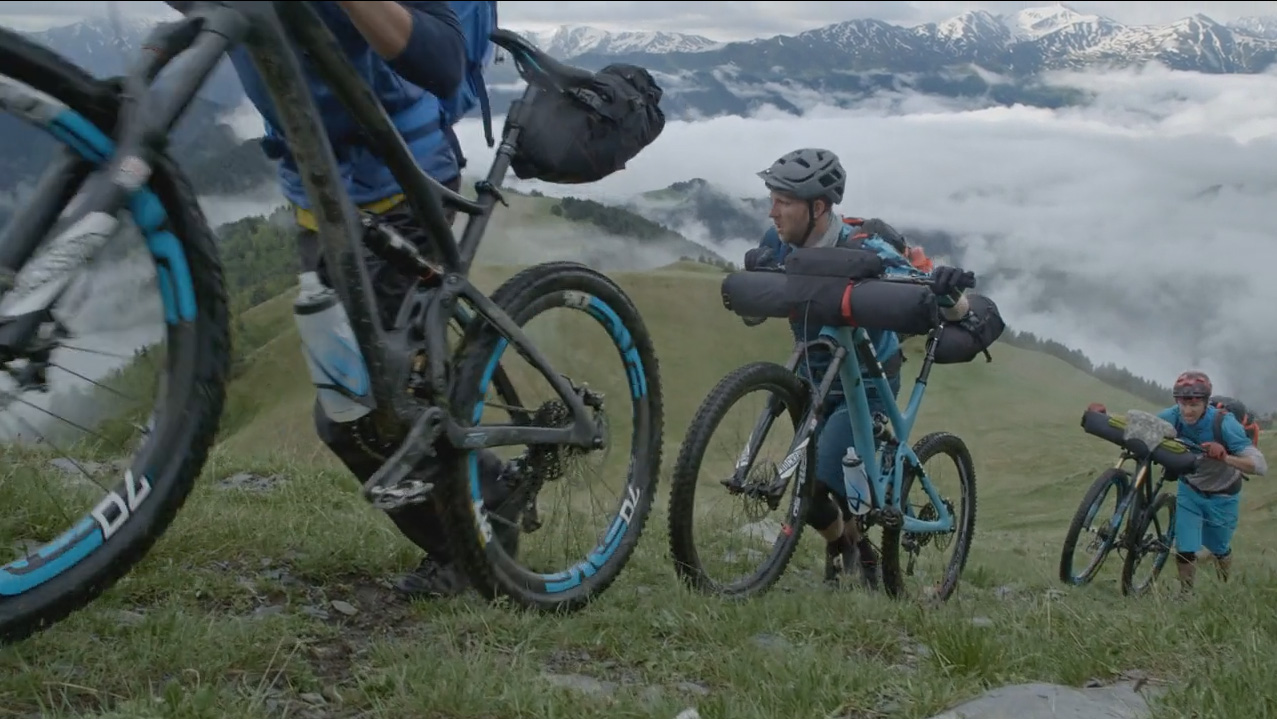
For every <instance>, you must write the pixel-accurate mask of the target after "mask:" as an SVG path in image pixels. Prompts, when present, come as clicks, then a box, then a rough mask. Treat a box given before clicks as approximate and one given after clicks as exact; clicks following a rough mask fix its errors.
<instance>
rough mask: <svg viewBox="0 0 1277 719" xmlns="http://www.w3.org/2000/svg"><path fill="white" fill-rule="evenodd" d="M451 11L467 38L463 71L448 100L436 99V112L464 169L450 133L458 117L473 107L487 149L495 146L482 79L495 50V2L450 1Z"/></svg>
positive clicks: (463, 163)
mask: <svg viewBox="0 0 1277 719" xmlns="http://www.w3.org/2000/svg"><path fill="white" fill-rule="evenodd" d="M448 4H449V5H451V6H452V10H453V12H455V13H456V14H457V20H459V21H460V22H461V31H462V32H463V33H465V36H466V72H465V76H464V77H463V79H462V81H461V85H460V86H458V87H457V89H456V91H455V92H453V93H452V95H450V96H448V97H441V98H439V111H440V116H441V119H442V120H443V126H444V128H445V129H446V132H447V134H448V140H449V142H451V143H452V150H453V152H454V153H456V155H457V163H458V164H459V165H460V166H461V167H463V168H464V167H465V166H466V160H465V154H464V153H462V151H461V142H460V141H459V140H458V139H457V136H456V133H454V132H453V130H452V126H453V125H455V124H456V123H457V122H458V121H460V120H461V118H463V117H465V116H466V115H468V114H470V111H471V110H474V108H475V107H476V106H478V107H479V109H480V112H481V113H482V116H483V135H484V139H486V140H487V141H488V147H492V146H493V145H495V144H496V142H497V141H496V139H494V138H493V136H492V106H491V104H490V103H489V100H488V87H487V83H486V81H485V79H484V77H483V72H484V70H485V69H486V68H487V67H488V65H490V64H492V60H493V58H494V57H495V48H496V46H495V45H494V44H493V42H492V39H491V36H492V31H493V30H496V29H497V3H496V0H484V1H483V2H463V1H462V0H451V1H450V2H449V3H448Z"/></svg>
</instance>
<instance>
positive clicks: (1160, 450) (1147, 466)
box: [1060, 408, 1204, 595]
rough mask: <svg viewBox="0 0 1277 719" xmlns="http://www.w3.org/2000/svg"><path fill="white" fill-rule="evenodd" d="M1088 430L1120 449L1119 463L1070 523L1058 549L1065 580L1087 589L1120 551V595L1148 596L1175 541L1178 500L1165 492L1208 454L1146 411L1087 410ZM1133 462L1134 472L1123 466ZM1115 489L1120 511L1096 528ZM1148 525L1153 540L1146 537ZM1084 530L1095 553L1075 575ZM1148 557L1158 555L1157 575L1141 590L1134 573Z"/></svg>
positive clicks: (1100, 479)
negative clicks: (1162, 515)
mask: <svg viewBox="0 0 1277 719" xmlns="http://www.w3.org/2000/svg"><path fill="white" fill-rule="evenodd" d="M1082 429H1083V431H1085V432H1086V433H1087V434H1090V435H1093V436H1095V437H1099V438H1101V439H1104V440H1107V441H1109V442H1112V443H1113V444H1116V445H1117V446H1118V447H1120V448H1121V449H1122V451H1121V455H1120V456H1119V457H1118V461H1117V464H1116V465H1114V466H1113V467H1112V468H1110V469H1107V470H1105V471H1104V472H1103V473H1102V474H1100V476H1098V477H1096V478H1095V481H1093V482H1092V483H1091V486H1090V488H1089V489H1087V491H1086V494H1085V495H1083V497H1082V502H1081V504H1079V505H1078V508H1077V511H1076V512H1075V513H1074V515H1073V521H1072V522H1070V523H1069V529H1068V531H1067V532H1066V533H1065V535H1064V546H1063V548H1062V550H1061V552H1060V581H1061V582H1064V583H1065V584H1069V585H1073V586H1082V585H1085V584H1089V583H1090V582H1091V580H1092V579H1094V578H1095V575H1096V574H1097V573H1098V572H1099V570H1100V567H1101V566H1102V565H1103V564H1104V560H1105V559H1106V558H1107V557H1108V554H1109V552H1110V551H1112V550H1113V549H1117V550H1118V552H1119V554H1122V553H1124V554H1125V556H1124V557H1123V560H1122V594H1125V595H1132V594H1142V593H1143V592H1144V591H1145V590H1147V589H1148V587H1150V586H1152V583H1153V581H1154V580H1156V579H1157V576H1158V575H1159V574H1160V573H1161V571H1162V568H1163V567H1164V566H1165V565H1166V560H1167V558H1169V557H1170V554H1171V549H1172V547H1173V546H1174V544H1175V511H1176V501H1175V497H1174V496H1173V495H1171V494H1163V493H1162V486H1163V485H1164V484H1165V483H1166V482H1175V481H1178V480H1179V478H1180V477H1183V476H1186V475H1189V474H1192V473H1193V472H1195V471H1196V470H1197V468H1198V466H1199V464H1200V463H1201V461H1202V457H1203V453H1204V450H1203V449H1202V448H1201V446H1199V445H1198V444H1197V443H1196V442H1194V441H1192V440H1191V439H1188V438H1186V437H1176V436H1175V434H1176V433H1175V427H1174V426H1173V425H1171V423H1169V422H1167V421H1166V420H1164V419H1162V418H1160V417H1158V416H1157V415H1154V414H1149V413H1147V412H1142V411H1140V410H1130V411H1128V412H1127V413H1126V417H1125V418H1123V417H1116V416H1111V415H1109V414H1108V412H1107V411H1104V410H1100V409H1096V408H1088V409H1087V410H1086V412H1084V413H1083V415H1082ZM1150 447H1151V448H1152V449H1151V450H1150V449H1149V448H1150ZM1130 460H1134V461H1135V466H1134V468H1133V470H1128V469H1125V468H1123V465H1124V464H1126V463H1127V462H1128V461H1130ZM1155 465H1156V466H1157V467H1160V468H1161V472H1160V473H1159V475H1158V478H1157V480H1156V481H1154V480H1153V479H1152V475H1153V471H1154V466H1155ZM1110 491H1116V493H1117V506H1116V508H1114V510H1113V514H1112V515H1111V516H1110V517H1109V519H1108V521H1107V522H1106V523H1103V524H1101V526H1099V527H1098V528H1092V526H1091V522H1092V521H1094V519H1095V517H1096V515H1097V514H1099V512H1100V508H1101V507H1102V506H1103V504H1104V500H1105V499H1106V498H1107V496H1108V494H1109V492H1110ZM1161 510H1166V511H1167V515H1168V516H1167V519H1166V520H1165V522H1164V523H1163V522H1161V521H1159V520H1158V519H1157V514H1158V512H1159V511H1161ZM1123 523H1125V524H1126V527H1125V531H1123V526H1122V525H1123ZM1150 528H1151V529H1152V530H1153V535H1152V536H1148V534H1147V533H1148V531H1149V530H1150ZM1084 530H1085V531H1086V532H1087V533H1090V534H1093V535H1094V538H1093V539H1092V540H1091V542H1090V543H1089V545H1088V548H1090V549H1092V550H1093V551H1094V554H1093V555H1092V557H1091V560H1090V562H1089V563H1087V565H1086V567H1085V568H1084V569H1083V570H1082V572H1080V573H1077V574H1075V573H1074V571H1073V553H1074V552H1075V551H1076V550H1077V545H1078V542H1079V540H1080V538H1081V536H1082V533H1083V531H1084ZM1123 550H1125V551H1124V552H1123ZM1150 553H1151V554H1153V555H1154V557H1153V571H1152V573H1151V574H1150V575H1149V578H1148V580H1147V581H1146V582H1143V583H1140V584H1138V585H1137V584H1136V583H1135V571H1136V569H1137V568H1138V566H1139V563H1140V561H1141V560H1142V559H1143V557H1144V556H1145V555H1147V554H1150Z"/></svg>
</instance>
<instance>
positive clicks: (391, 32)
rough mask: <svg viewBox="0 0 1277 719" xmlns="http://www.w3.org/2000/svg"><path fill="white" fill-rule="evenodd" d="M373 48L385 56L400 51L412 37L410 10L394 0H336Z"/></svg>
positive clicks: (389, 57)
mask: <svg viewBox="0 0 1277 719" xmlns="http://www.w3.org/2000/svg"><path fill="white" fill-rule="evenodd" d="M337 4H338V5H339V6H341V9H342V10H345V11H346V15H348V16H349V17H350V21H351V22H352V23H354V24H355V27H356V28H358V29H359V34H361V35H363V36H364V39H365V40H367V41H368V44H369V45H371V46H372V49H373V50H374V51H376V53H377V54H378V55H381V56H382V57H383V58H385V59H386V60H394V59H395V58H397V57H399V56H400V55H401V54H403V51H404V48H406V47H408V40H409V38H411V37H412V13H410V12H408V8H406V7H404V6H403V5H400V4H399V3H398V2H395V1H394V0H353V1H352V0H337Z"/></svg>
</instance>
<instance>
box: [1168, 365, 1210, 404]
mask: <svg viewBox="0 0 1277 719" xmlns="http://www.w3.org/2000/svg"><path fill="white" fill-rule="evenodd" d="M1171 395H1172V396H1173V397H1175V399H1197V398H1200V399H1208V398H1209V397H1210V395H1211V383H1210V377H1207V376H1206V373H1205V372H1198V371H1196V370H1189V371H1187V372H1185V373H1183V374H1181V375H1180V376H1178V377H1176V378H1175V386H1174V387H1172V388H1171Z"/></svg>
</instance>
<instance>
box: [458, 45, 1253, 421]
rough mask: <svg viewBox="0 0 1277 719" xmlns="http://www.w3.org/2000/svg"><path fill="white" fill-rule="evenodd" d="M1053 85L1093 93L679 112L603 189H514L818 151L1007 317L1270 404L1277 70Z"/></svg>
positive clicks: (633, 178) (660, 180) (1095, 350)
mask: <svg viewBox="0 0 1277 719" xmlns="http://www.w3.org/2000/svg"><path fill="white" fill-rule="evenodd" d="M1049 79H1050V80H1051V81H1052V82H1055V83H1062V84H1067V85H1071V86H1073V87H1078V88H1082V89H1084V90H1087V91H1088V92H1090V93H1092V96H1093V99H1092V101H1091V102H1090V103H1089V104H1088V105H1086V106H1084V107H1072V108H1067V109H1059V110H1051V109H1044V108H1032V107H1020V106H1016V107H993V108H986V109H963V108H961V107H958V106H957V105H956V104H955V103H952V102H950V101H946V100H942V99H937V98H928V97H921V96H912V97H907V96H899V95H897V96H892V97H884V98H881V101H880V102H875V103H869V104H866V105H865V106H863V107H861V108H859V109H855V110H847V109H839V108H834V107H825V106H812V107H810V109H809V110H808V111H807V113H806V114H805V116H803V117H795V116H792V115H787V114H784V113H781V112H779V111H766V110H765V111H763V112H759V113H757V114H756V115H755V116H753V117H748V118H746V117H720V118H714V119H709V120H703V121H697V122H681V121H671V122H669V123H668V124H667V125H666V128H665V130H664V132H663V134H662V135H661V137H660V138H659V139H658V140H657V141H656V142H655V143H654V144H653V145H652V146H650V147H649V148H647V149H646V150H644V152H643V153H642V154H640V155H639V156H638V157H637V158H635V159H634V160H633V161H631V162H630V163H629V166H628V168H627V169H625V170H624V171H622V172H620V173H617V174H615V175H613V176H612V177H609V178H606V179H604V180H602V181H601V182H598V183H595V184H593V185H590V186H573V187H555V186H552V185H545V184H543V183H524V182H516V183H514V184H515V185H516V186H519V187H523V188H533V187H535V188H537V189H540V190H542V191H543V192H546V193H547V194H574V195H578V196H588V197H594V198H597V199H599V200H611V201H616V202H623V201H624V200H626V199H628V198H631V197H633V196H634V195H635V194H636V193H640V192H644V191H647V190H652V189H658V188H662V187H665V186H667V185H669V184H671V183H673V182H677V181H680V180H686V179H689V178H692V177H701V178H705V179H707V180H709V181H711V182H712V183H714V184H715V185H718V186H720V187H722V188H724V189H725V190H727V191H728V192H730V193H732V194H734V195H739V196H760V195H761V194H763V192H764V191H763V188H762V186H761V183H760V181H759V180H758V179H757V178H756V177H755V175H754V173H755V172H757V171H758V170H760V169H762V168H763V167H766V166H767V164H768V163H769V162H770V161H771V160H773V159H774V158H776V157H778V156H779V155H781V154H783V153H784V152H786V151H788V150H791V149H794V148H796V147H802V146H822V147H826V148H829V149H832V150H834V151H836V152H837V153H838V154H839V155H840V156H841V157H842V158H843V161H844V164H845V165H846V166H847V168H848V170H849V173H850V176H851V179H850V182H849V185H848V188H847V197H846V200H845V201H844V203H843V205H842V208H841V209H842V210H843V211H845V212H848V213H854V214H858V215H865V216H879V217H884V218H888V219H889V220H891V221H892V222H893V223H896V224H898V225H906V226H909V227H916V228H921V229H933V230H943V231H946V232H949V233H951V234H954V235H956V236H957V237H958V238H959V239H960V242H961V245H962V247H963V250H964V251H963V253H962V256H961V262H962V264H963V265H965V266H966V267H967V268H969V269H972V270H975V271H976V272H978V273H981V274H982V275H983V276H984V277H985V278H986V282H985V283H984V285H983V286H982V288H983V289H986V290H987V291H988V292H990V294H991V295H993V296H994V297H995V298H996V299H997V300H998V301H999V304H1000V306H1001V307H1002V309H1003V312H1004V315H1005V316H1006V318H1007V320H1008V322H1010V323H1012V324H1013V325H1014V326H1015V327H1016V328H1018V329H1021V330H1028V331H1031V332H1034V333H1036V334H1039V335H1042V336H1046V337H1050V338H1053V339H1056V340H1058V341H1060V342H1063V343H1065V344H1067V345H1070V346H1073V347H1077V348H1081V349H1082V350H1083V351H1084V352H1086V354H1087V355H1088V356H1090V357H1091V358H1092V359H1093V360H1095V361H1097V362H1114V363H1117V364H1118V365H1121V366H1125V367H1128V368H1129V369H1131V370H1132V371H1135V372H1137V373H1139V374H1142V375H1145V376H1147V377H1150V378H1152V379H1154V380H1157V381H1159V382H1161V383H1164V384H1169V383H1170V381H1171V380H1172V379H1173V378H1174V376H1175V374H1176V373H1178V372H1179V371H1181V370H1183V369H1185V368H1187V367H1190V366H1196V367H1201V368H1203V369H1205V370H1207V371H1208V372H1210V373H1211V374H1212V376H1213V377H1214V378H1215V380H1216V386H1217V388H1218V389H1219V390H1221V391H1225V392H1230V393H1235V394H1239V395H1241V396H1243V397H1245V398H1246V399H1247V400H1249V401H1250V402H1251V403H1252V404H1256V405H1260V406H1261V407H1264V408H1270V409H1277V370H1274V368H1273V366H1272V365H1273V363H1272V362H1271V360H1270V357H1273V356H1274V355H1275V354H1277V282H1273V281H1272V279H1270V272H1272V270H1270V267H1271V265H1272V260H1273V259H1274V258H1277V241H1275V237H1274V236H1275V235H1277V74H1275V73H1266V74H1259V75H1223V76H1209V75H1201V74H1195V73H1183V72H1173V71H1169V70H1166V69H1164V68H1159V67H1149V68H1145V69H1143V70H1132V71H1124V72H1111V73H1105V74H1081V73H1073V74H1060V75H1056V76H1054V77H1052V78H1049ZM496 122H497V123H498V124H497V127H498V128H499V127H500V122H501V118H498V119H497V120H496ZM459 135H460V137H461V140H462V143H463V146H464V147H466V148H467V153H468V154H469V156H470V157H471V163H472V166H476V165H482V164H485V163H488V162H490V161H491V159H492V155H493V151H492V150H490V149H489V148H488V147H487V146H486V143H485V142H484V140H483V135H482V128H481V126H480V125H479V123H478V122H476V121H473V120H467V121H465V122H464V123H462V125H461V126H460V128H459ZM512 179H513V177H512ZM675 229H677V228H675Z"/></svg>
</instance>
